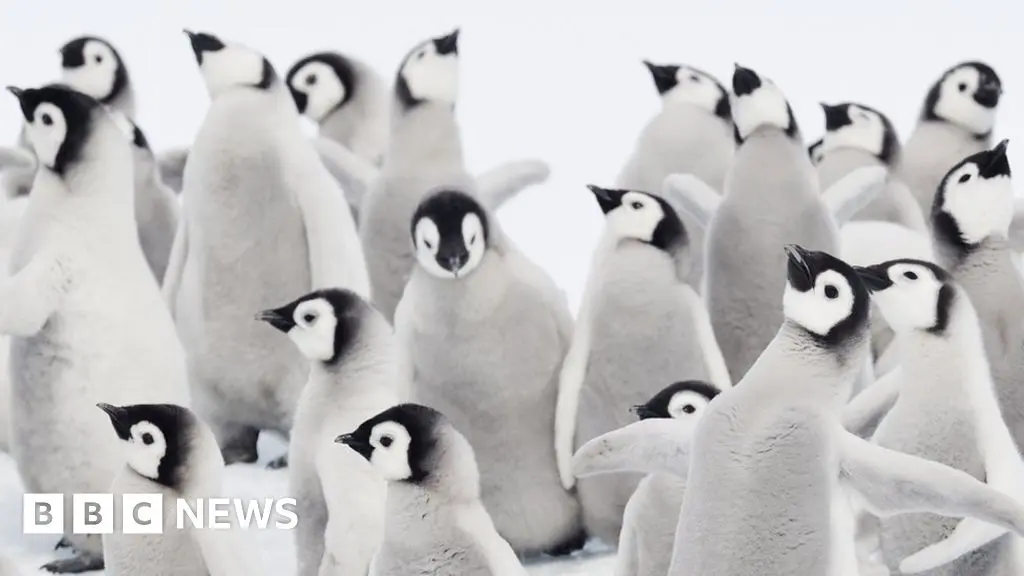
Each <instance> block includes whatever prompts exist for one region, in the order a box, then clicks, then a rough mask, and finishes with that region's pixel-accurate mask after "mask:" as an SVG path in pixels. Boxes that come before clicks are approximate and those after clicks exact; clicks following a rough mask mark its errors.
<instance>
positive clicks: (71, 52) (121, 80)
mask: <svg viewBox="0 0 1024 576" xmlns="http://www.w3.org/2000/svg"><path fill="white" fill-rule="evenodd" d="M89 42H99V43H100V44H103V45H104V46H106V47H107V48H109V49H110V52H111V53H112V54H113V55H114V59H115V60H117V66H116V68H115V70H114V84H113V86H111V88H110V94H107V96H106V97H105V98H103V99H101V100H100V102H102V103H103V104H110V103H111V102H113V101H114V99H115V98H117V97H118V96H119V95H120V94H121V93H122V92H124V89H125V88H126V87H127V86H128V68H127V67H126V66H125V64H124V59H123V58H121V53H120V52H118V51H117V48H114V45H113V44H111V43H110V42H108V41H106V40H104V39H103V38H100V37H98V36H80V37H78V38H75V39H74V40H71V41H69V42H68V43H67V44H64V45H63V46H61V48H60V60H61V61H60V65H61V68H64V69H73V68H78V67H81V66H84V65H85V45H86V44H87V43H89Z"/></svg>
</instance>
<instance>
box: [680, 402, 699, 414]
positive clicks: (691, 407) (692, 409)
mask: <svg viewBox="0 0 1024 576" xmlns="http://www.w3.org/2000/svg"><path fill="white" fill-rule="evenodd" d="M696 411H697V407H696V406H694V405H693V404H687V405H686V406H683V412H685V413H687V414H693V413H694V412H696Z"/></svg>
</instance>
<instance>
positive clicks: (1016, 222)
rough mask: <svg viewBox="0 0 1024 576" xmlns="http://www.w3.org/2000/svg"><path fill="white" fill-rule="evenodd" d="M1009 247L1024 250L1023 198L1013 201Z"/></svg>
mask: <svg viewBox="0 0 1024 576" xmlns="http://www.w3.org/2000/svg"><path fill="white" fill-rule="evenodd" d="M1010 247H1011V248H1013V249H1014V251H1016V252H1024V200H1020V199H1018V200H1017V201H1016V202H1015V203H1014V210H1013V221H1012V222H1010Z"/></svg>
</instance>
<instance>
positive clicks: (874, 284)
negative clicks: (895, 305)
mask: <svg viewBox="0 0 1024 576" xmlns="http://www.w3.org/2000/svg"><path fill="white" fill-rule="evenodd" d="M900 264H904V265H906V264H909V265H912V266H919V267H921V268H927V269H928V270H929V271H931V273H932V275H934V276H935V279H936V280H938V281H939V282H940V283H941V284H942V287H941V288H939V296H938V298H937V300H936V302H935V324H934V325H932V326H931V327H929V328H928V329H927V331H928V332H930V333H932V334H942V333H944V332H945V331H946V328H947V327H949V315H950V311H951V310H952V308H953V302H954V301H955V300H956V290H955V289H954V288H953V278H952V276H950V274H949V272H946V270H945V269H944V268H942V267H941V266H939V265H937V264H934V263H932V262H927V261H925V260H916V259H913V258H898V259H896V260H889V261H887V262H882V263H881V264H875V265H874V266H855V267H854V269H855V270H856V271H857V274H858V275H859V276H860V277H861V279H862V280H863V281H864V284H865V285H866V286H867V287H868V290H870V291H872V292H881V291H883V290H886V289H888V288H891V287H892V286H893V285H894V284H895V283H894V282H893V280H892V278H891V277H890V276H889V269H890V268H892V267H893V266H897V265H900ZM908 274H909V272H908Z"/></svg>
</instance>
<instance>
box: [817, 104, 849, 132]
mask: <svg viewBox="0 0 1024 576" xmlns="http://www.w3.org/2000/svg"><path fill="white" fill-rule="evenodd" d="M821 109H822V111H823V112H825V130H828V131H829V132H834V131H836V130H839V129H840V128H842V127H843V126H849V125H850V124H853V120H852V119H851V118H850V105H849V104H836V105H832V104H826V103H824V102H822V103H821Z"/></svg>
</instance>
